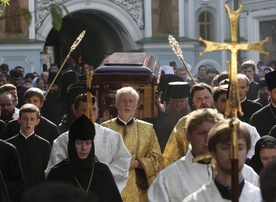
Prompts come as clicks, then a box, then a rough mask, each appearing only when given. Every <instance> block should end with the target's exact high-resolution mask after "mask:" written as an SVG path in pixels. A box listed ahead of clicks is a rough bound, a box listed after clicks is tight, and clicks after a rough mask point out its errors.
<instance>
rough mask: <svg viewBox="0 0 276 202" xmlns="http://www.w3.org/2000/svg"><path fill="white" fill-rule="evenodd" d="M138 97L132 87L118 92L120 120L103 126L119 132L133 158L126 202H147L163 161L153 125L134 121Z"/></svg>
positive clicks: (107, 122) (124, 197)
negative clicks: (149, 189) (150, 188)
mask: <svg viewBox="0 0 276 202" xmlns="http://www.w3.org/2000/svg"><path fill="white" fill-rule="evenodd" d="M138 99H139V95H138V93H137V92H136V91H135V90H134V89H133V88H132V87H123V88H121V89H119V90H117V93H116V103H115V106H116V108H117V110H118V117H117V118H114V119H111V120H109V121H106V122H104V123H102V125H103V126H105V127H107V128H111V129H113V130H115V131H117V132H119V133H120V134H121V135H122V137H123V139H124V143H125V146H126V148H127V149H128V151H129V152H130V154H131V155H132V159H131V162H130V167H129V178H128V182H127V185H126V188H125V189H124V190H123V192H122V193H121V195H122V199H123V201H125V202H138V201H141V202H143V201H147V191H148V188H149V186H150V185H151V183H152V182H153V180H154V179H155V177H156V176H157V174H158V173H159V171H161V170H162V169H163V168H164V162H163V157H162V153H161V150H160V146H159V143H158V140H157V136H156V134H155V131H154V129H153V125H152V124H150V123H147V122H144V121H142V120H138V119H135V118H133V115H134V113H135V110H136V108H137V103H138Z"/></svg>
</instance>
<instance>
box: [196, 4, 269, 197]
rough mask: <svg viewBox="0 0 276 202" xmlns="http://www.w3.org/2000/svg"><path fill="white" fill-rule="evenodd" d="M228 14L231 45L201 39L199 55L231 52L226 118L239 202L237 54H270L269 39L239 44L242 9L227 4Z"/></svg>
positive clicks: (240, 112) (233, 189)
mask: <svg viewBox="0 0 276 202" xmlns="http://www.w3.org/2000/svg"><path fill="white" fill-rule="evenodd" d="M224 7H225V8H226V10H227V12H228V16H229V20H230V30H231V43H216V42H212V41H207V40H204V39H202V38H201V37H200V38H199V41H200V42H202V43H204V44H205V50H204V51H203V52H200V53H199V55H200V56H201V55H203V54H204V53H207V52H211V51H220V50H229V51H231V65H230V63H228V72H229V81H230V84H229V99H228V101H227V106H226V112H225V116H226V118H228V117H229V118H231V121H230V123H229V127H230V128H231V129H232V137H231V170H232V171H231V172H232V181H231V183H232V201H234V202H238V201H239V178H238V177H239V168H238V163H239V159H238V130H239V122H240V121H239V119H238V113H239V114H240V115H241V116H242V115H243V113H242V110H241V105H240V98H239V93H238V81H237V66H238V65H237V62H238V61H237V52H238V51H239V50H254V51H259V52H260V53H263V54H265V55H266V56H268V55H269V53H267V52H265V51H264V50H263V44H264V43H266V42H268V41H269V38H266V39H265V40H263V41H260V42H257V43H239V42H238V36H237V35H238V34H237V33H238V24H239V16H240V12H241V9H242V7H243V6H242V5H240V7H239V9H238V10H236V11H233V10H230V8H229V6H228V5H227V4H226V5H225V6H224Z"/></svg>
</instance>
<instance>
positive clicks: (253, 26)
mask: <svg viewBox="0 0 276 202" xmlns="http://www.w3.org/2000/svg"><path fill="white" fill-rule="evenodd" d="M237 3H238V4H243V10H242V13H241V16H240V22H239V34H240V41H241V42H245V43H253V42H257V41H260V40H262V39H264V38H265V37H270V39H271V40H270V42H269V43H267V44H266V45H265V50H267V51H269V52H270V53H271V55H270V56H269V57H264V56H263V55H260V54H259V53H258V52H254V51H246V52H245V51H241V52H240V54H239V61H240V62H242V61H245V60H248V59H253V60H254V61H255V62H256V63H257V62H258V61H259V60H263V61H265V63H268V62H269V61H270V60H276V55H275V50H276V47H275V46H276V15H275V13H276V2H274V1H271V0H254V1H251V0H240V1H237V0H230V1H228V5H229V7H230V8H231V9H234V8H235V4H237ZM53 4H56V5H62V6H64V7H65V8H66V9H67V11H68V13H67V12H66V10H64V9H63V13H62V15H63V24H62V28H61V30H60V31H57V30H55V29H53V26H52V16H51V14H50V9H49V8H50V7H51V5H53ZM224 4H225V1H222V0H132V1H127V0H52V1H44V0H36V1H34V0H29V1H24V0H11V4H10V8H11V9H9V10H7V9H6V8H3V10H4V11H5V12H6V18H4V19H2V20H1V21H0V27H1V29H0V63H7V64H9V66H10V68H13V67H15V66H17V65H21V66H23V67H25V72H33V71H36V72H41V70H42V68H41V67H42V64H47V65H48V66H49V65H50V64H51V63H57V64H59V65H61V64H62V62H63V60H64V58H65V57H66V55H67V54H68V52H69V50H70V47H71V45H72V44H73V42H74V40H75V39H76V38H77V36H78V35H79V34H80V33H81V32H82V31H83V30H86V34H85V37H84V38H83V40H82V42H81V43H80V44H79V46H78V47H77V48H76V50H75V51H74V52H73V53H72V54H71V58H72V59H74V60H75V61H76V62H77V63H80V64H82V63H89V64H91V65H93V66H95V67H97V65H98V64H99V63H100V62H101V60H102V59H103V58H104V57H106V56H107V55H109V54H112V53H113V52H136V51H139V52H140V51H142V52H147V53H149V54H151V55H153V56H154V57H156V58H157V59H158V60H159V63H160V64H161V65H168V64H169V62H170V61H176V62H177V65H178V66H179V67H180V66H182V65H181V63H180V62H179V61H178V58H177V57H176V56H175V54H174V53H173V51H172V49H171V47H170V45H169V43H168V39H167V38H168V35H169V34H172V35H173V36H175V38H176V39H177V40H178V42H179V44H180V46H181V48H182V51H183V55H184V58H185V60H186V62H187V63H188V64H190V65H191V66H192V67H193V68H192V70H191V71H192V73H194V74H195V73H196V72H197V69H198V67H199V66H200V65H203V64H204V65H207V66H208V67H215V68H216V69H217V70H219V71H223V70H226V62H227V60H230V54H229V52H227V51H217V52H212V53H206V54H204V55H203V56H198V53H199V52H201V51H203V50H204V46H202V44H200V43H199V42H198V37H199V36H201V37H203V38H205V39H208V40H212V41H216V42H227V41H228V42H229V40H230V37H231V33H230V28H229V20H228V15H227V12H226V10H225V8H224ZM21 8H25V9H28V10H29V11H30V12H31V14H32V20H31V23H30V25H28V24H27V23H26V22H25V21H24V19H23V18H24V15H22V13H21V12H20V10H21ZM80 59H81V60H80Z"/></svg>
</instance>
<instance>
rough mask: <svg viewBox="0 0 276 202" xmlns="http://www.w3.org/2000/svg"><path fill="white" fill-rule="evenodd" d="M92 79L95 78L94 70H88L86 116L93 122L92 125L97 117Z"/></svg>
mask: <svg viewBox="0 0 276 202" xmlns="http://www.w3.org/2000/svg"><path fill="white" fill-rule="evenodd" d="M92 78H93V71H92V70H86V87H87V92H86V98H87V109H86V116H87V117H88V118H89V119H90V120H91V121H92V123H95V117H94V113H93V102H92V96H93V95H92V93H91V88H92Z"/></svg>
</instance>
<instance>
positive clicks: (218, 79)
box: [0, 61, 276, 202]
mask: <svg viewBox="0 0 276 202" xmlns="http://www.w3.org/2000/svg"><path fill="white" fill-rule="evenodd" d="M181 70H183V71H186V70H185V69H181ZM176 71H177V70H176ZM206 72H207V68H206V67H205V66H201V67H200V68H199V71H198V75H197V77H196V78H195V79H196V81H197V83H195V84H192V83H191V80H190V79H191V78H190V79H189V78H185V79H184V78H181V76H177V75H176V74H164V75H163V76H162V77H161V80H162V83H163V84H164V83H165V85H164V86H162V89H161V88H160V91H159V96H158V97H157V99H156V105H157V106H158V109H159V114H158V117H157V119H156V122H154V123H153V124H152V123H149V122H146V121H143V120H139V119H137V118H135V117H134V114H135V111H136V109H137V104H138V100H139V94H138V93H137V91H136V90H135V89H134V88H132V87H130V86H128V87H122V88H120V89H118V90H117V92H116V95H115V100H116V101H115V107H116V109H117V111H118V115H117V117H115V118H110V119H109V120H107V121H104V122H102V123H100V124H98V123H97V121H95V120H98V104H97V99H96V98H95V97H94V96H92V97H89V96H88V94H89V93H88V92H87V89H86V88H85V87H80V86H77V87H75V88H72V89H71V90H72V92H71V93H72V94H74V95H75V96H74V99H73V101H72V103H71V106H72V111H71V113H70V114H68V116H67V125H66V127H65V128H66V130H64V132H63V133H62V134H60V135H55V136H54V137H55V138H53V137H48V136H47V130H50V125H51V124H46V122H47V123H48V122H50V121H43V119H45V118H43V117H42V116H40V114H39V110H40V108H41V107H42V105H43V102H44V96H43V92H42V91H41V90H40V89H38V88H35V87H31V88H29V89H28V90H27V91H26V92H25V94H24V97H23V100H24V102H25V103H26V104H24V105H23V106H22V107H21V108H20V110H19V114H18V116H19V118H18V121H17V120H11V121H9V122H8V123H6V126H5V129H4V132H3V135H2V137H5V138H3V139H5V141H2V140H1V141H0V160H1V162H0V169H1V172H2V173H1V175H0V176H2V185H6V191H7V193H8V194H7V196H6V199H7V198H9V200H10V201H23V202H24V201H40V202H41V201H42V202H43V201H50V200H51V201H53V202H55V201H65V200H67V201H99V202H102V201H106V202H107V201H115V202H117V201H125V202H135V201H137V202H139V201H141V202H143V201H152V202H162V201H164V202H169V201H171V202H178V201H215V200H216V201H231V200H232V188H231V176H232V170H231V162H232V161H231V134H232V129H231V127H229V126H230V122H231V120H230V119H229V117H228V118H225V110H226V103H227V98H228V96H227V93H228V86H229V80H228V79H227V78H228V75H227V72H222V73H220V74H218V75H217V76H215V77H214V79H213V80H212V84H211V85H209V84H207V83H208V82H207V80H208V79H207V78H206ZM241 72H242V73H239V74H238V75H237V79H238V88H239V89H238V93H239V97H240V102H241V108H242V112H243V114H239V127H238V168H239V170H238V177H239V200H240V201H249V200H250V201H252V202H253V201H258V202H260V201H274V200H276V193H274V192H275V191H273V189H275V185H273V183H271V184H270V185H269V186H267V183H268V180H269V177H268V178H265V177H264V178H263V179H266V180H262V179H261V180H260V179H259V176H260V177H261V178H262V176H266V175H265V174H266V172H265V170H266V168H267V170H269V169H268V168H269V166H270V164H272V163H274V161H273V158H274V157H276V139H275V137H276V132H274V131H275V130H276V128H275V129H274V126H275V125H276V71H271V72H268V73H267V74H265V75H264V76H263V77H264V78H259V80H258V82H259V83H257V82H255V81H254V74H255V73H256V67H255V64H254V63H253V61H246V62H244V63H243V64H242V65H241ZM204 75H205V79H206V80H205V79H204V78H203V77H204ZM205 81H206V82H205ZM4 86H5V85H4ZM2 89H3V87H0V91H1V94H0V106H1V108H6V107H8V105H9V102H10V103H12V100H13V98H12V95H11V94H10V92H9V90H4V91H2ZM69 93H70V89H69ZM249 97H250V99H249ZM2 100H5V102H4V103H3V102H2ZM90 102H91V103H92V107H91V110H92V112H93V114H92V117H93V119H92V120H91V117H90V118H89V117H87V116H86V115H87V110H86V109H87V108H89V103H90ZM264 103H265V105H264ZM1 112H2V113H3V109H2V110H1ZM41 124H44V125H47V126H44V127H43V126H42V125H41ZM16 130H17V132H16ZM53 130H55V129H53ZM45 133H46V134H45ZM42 134H43V135H42ZM1 145H3V146H1ZM274 164H275V163H274ZM270 167H271V166H270ZM270 170H271V169H270ZM267 172H268V171H267ZM275 172H276V171H275ZM275 172H274V174H273V173H271V171H270V174H269V176H270V177H271V178H272V179H275V177H274V175H275ZM273 177H274V178H273ZM260 182H261V183H260ZM57 183H60V184H59V186H56V184H57ZM64 185H67V186H68V187H63V186H64ZM70 186H72V187H73V188H75V189H71V188H72V187H71V188H70ZM273 186H274V187H273ZM260 188H261V189H260ZM63 189H64V190H63ZM67 190H72V191H67ZM271 190H272V191H271ZM4 191H5V190H4ZM79 192H80V193H79ZM2 193H3V191H2ZM78 194H79V195H78ZM2 195H3V194H2ZM76 196H78V197H77V198H75V197H76ZM84 196H85V197H84ZM1 197H2V200H1V201H3V199H4V198H3V196H1Z"/></svg>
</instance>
